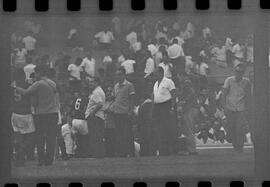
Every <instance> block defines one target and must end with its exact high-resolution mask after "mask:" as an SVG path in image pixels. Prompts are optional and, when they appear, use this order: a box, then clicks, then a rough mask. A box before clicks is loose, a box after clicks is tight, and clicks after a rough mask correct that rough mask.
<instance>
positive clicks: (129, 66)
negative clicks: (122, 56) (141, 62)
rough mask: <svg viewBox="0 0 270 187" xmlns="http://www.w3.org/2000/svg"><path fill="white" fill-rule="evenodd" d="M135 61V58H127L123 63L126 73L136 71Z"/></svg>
mask: <svg viewBox="0 0 270 187" xmlns="http://www.w3.org/2000/svg"><path fill="white" fill-rule="evenodd" d="M135 63H136V62H135V60H132V59H127V60H125V61H124V62H122V63H121V66H123V67H124V68H125V70H126V75H130V74H132V73H134V64H135Z"/></svg>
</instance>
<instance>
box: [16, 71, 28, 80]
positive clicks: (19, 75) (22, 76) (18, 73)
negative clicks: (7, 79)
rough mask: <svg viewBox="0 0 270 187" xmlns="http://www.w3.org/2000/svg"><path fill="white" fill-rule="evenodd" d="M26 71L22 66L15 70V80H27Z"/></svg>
mask: <svg viewBox="0 0 270 187" xmlns="http://www.w3.org/2000/svg"><path fill="white" fill-rule="evenodd" d="M25 78H26V77H25V73H24V70H23V69H21V68H18V69H16V70H15V72H14V80H15V81H24V80H25Z"/></svg>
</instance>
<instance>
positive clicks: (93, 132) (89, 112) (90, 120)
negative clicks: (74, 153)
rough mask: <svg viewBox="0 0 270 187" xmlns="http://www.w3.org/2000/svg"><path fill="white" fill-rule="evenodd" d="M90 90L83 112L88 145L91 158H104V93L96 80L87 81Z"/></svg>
mask: <svg viewBox="0 0 270 187" xmlns="http://www.w3.org/2000/svg"><path fill="white" fill-rule="evenodd" d="M87 80H88V86H89V88H90V95H89V102H88V105H87V108H86V111H85V118H86V119H87V124H88V133H89V138H90V139H89V143H90V149H91V156H92V157H93V158H102V157H104V152H105V151H104V142H103V138H104V120H105V114H104V106H105V99H106V96H105V93H104V91H103V90H102V88H101V87H100V80H99V79H98V78H96V77H95V78H93V79H87Z"/></svg>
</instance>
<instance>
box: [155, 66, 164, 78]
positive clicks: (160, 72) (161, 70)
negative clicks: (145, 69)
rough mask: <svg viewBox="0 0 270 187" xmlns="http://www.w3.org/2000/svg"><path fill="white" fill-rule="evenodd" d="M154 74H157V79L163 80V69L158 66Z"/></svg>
mask: <svg viewBox="0 0 270 187" xmlns="http://www.w3.org/2000/svg"><path fill="white" fill-rule="evenodd" d="M156 73H157V78H158V79H159V80H161V79H163V77H164V69H163V68H162V67H160V66H159V67H158V68H157V71H156Z"/></svg>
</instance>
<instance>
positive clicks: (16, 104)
mask: <svg viewBox="0 0 270 187" xmlns="http://www.w3.org/2000/svg"><path fill="white" fill-rule="evenodd" d="M13 84H14V85H16V86H19V87H22V88H25V89H27V88H28V87H29V86H30V85H29V84H28V83H27V82H25V73H24V71H23V69H17V70H16V71H15V81H14V83H13ZM13 93H14V95H13V96H14V98H13V102H12V112H13V113H12V116H11V124H12V127H13V131H14V135H15V136H14V137H15V150H16V157H15V160H16V166H23V165H24V162H25V156H26V152H27V151H26V150H27V149H28V148H30V143H31V141H32V138H33V135H34V132H35V126H34V123H33V117H32V114H31V100H30V96H28V95H21V94H19V93H18V92H17V91H16V89H14V92H13Z"/></svg>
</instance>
